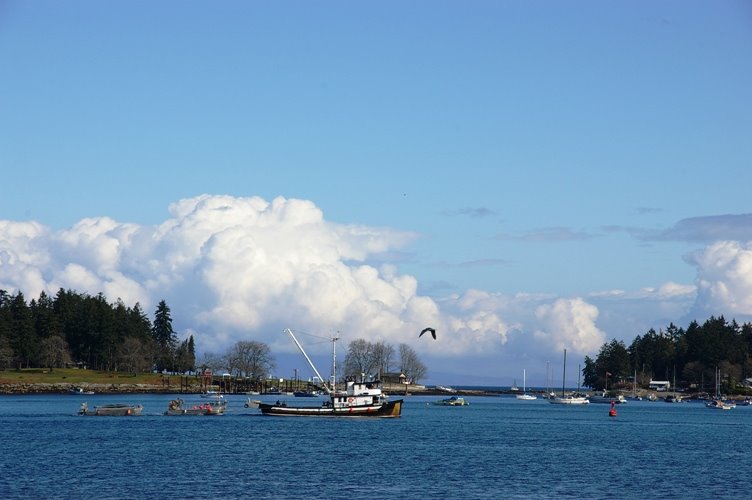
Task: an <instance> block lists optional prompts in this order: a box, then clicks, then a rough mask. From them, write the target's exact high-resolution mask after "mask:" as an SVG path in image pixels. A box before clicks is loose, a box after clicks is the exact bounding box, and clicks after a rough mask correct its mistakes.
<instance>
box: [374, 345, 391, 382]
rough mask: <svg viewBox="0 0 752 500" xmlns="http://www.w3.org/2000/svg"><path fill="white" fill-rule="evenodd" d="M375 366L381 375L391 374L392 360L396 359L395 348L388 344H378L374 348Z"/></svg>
mask: <svg viewBox="0 0 752 500" xmlns="http://www.w3.org/2000/svg"><path fill="white" fill-rule="evenodd" d="M372 353H373V354H372V357H373V366H374V367H375V369H376V370H377V371H378V373H379V374H384V373H389V372H390V371H391V365H392V358H393V357H394V347H392V345H391V344H387V343H386V342H383V341H381V342H376V343H375V344H373V346H372Z"/></svg>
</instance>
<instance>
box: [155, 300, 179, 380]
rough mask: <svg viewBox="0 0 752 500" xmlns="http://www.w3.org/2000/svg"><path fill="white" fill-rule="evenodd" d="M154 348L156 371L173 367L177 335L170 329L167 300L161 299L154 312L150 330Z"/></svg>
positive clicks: (170, 319)
mask: <svg viewBox="0 0 752 500" xmlns="http://www.w3.org/2000/svg"><path fill="white" fill-rule="evenodd" d="M151 334H152V338H153V339H154V343H155V348H156V368H157V370H158V371H162V370H170V371H174V369H175V354H176V353H175V351H176V349H177V344H178V337H177V335H176V334H175V331H174V330H173V329H172V317H171V316H170V308H169V306H168V305H167V302H165V301H164V300H161V301H160V302H159V305H157V310H156V311H155V313H154V322H153V323H152V330H151Z"/></svg>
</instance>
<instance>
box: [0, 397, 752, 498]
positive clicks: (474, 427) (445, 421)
mask: <svg viewBox="0 0 752 500" xmlns="http://www.w3.org/2000/svg"><path fill="white" fill-rule="evenodd" d="M254 397H255V398H258V396H254ZM276 398H278V396H275V397H274V398H271V397H269V398H268V399H271V400H275V399H276ZM169 399H170V397H169V396H165V395H133V396H105V395H95V396H68V395H49V396H47V395H41V396H0V437H2V444H3V446H2V450H3V453H2V457H1V458H0V471H2V474H0V498H4V499H13V498H82V497H91V498H126V497H144V498H167V497H171V498H196V497H215V498H366V497H377V498H387V497H393V498H430V497H435V498H560V497H571V498H647V497H652V498H708V497H711V496H712V497H715V498H748V497H749V489H748V474H749V472H750V470H752V458H751V456H750V453H749V452H748V449H747V448H748V446H749V443H750V442H751V438H752V407H738V408H736V409H734V410H731V411H718V410H709V409H706V408H705V407H704V406H703V405H701V404H699V403H686V404H666V403H663V402H655V403H651V402H647V401H645V402H634V401H630V402H629V403H628V404H626V405H619V406H618V407H617V409H618V413H619V414H618V417H616V418H609V417H608V416H607V414H608V409H609V407H608V405H594V404H591V405H589V406H585V407H565V406H557V405H551V404H549V403H548V402H546V401H544V400H537V401H518V400H516V399H514V398H512V397H468V398H466V399H468V400H469V401H470V406H468V407H443V406H432V405H428V404H427V403H430V402H433V401H435V400H437V399H439V398H437V397H428V396H409V397H407V398H406V402H405V405H404V407H403V414H402V418H399V419H374V420H369V419H362V420H356V419H326V418H280V417H264V416H260V415H258V414H257V411H258V410H250V409H246V408H243V402H244V401H245V398H244V397H241V396H230V397H229V398H228V399H229V407H228V411H227V414H226V415H224V416H220V417H165V416H162V412H163V411H164V410H165V409H166V407H167V403H168V401H169ZM186 399H188V398H186ZM261 399H264V397H263V396H262V397H261ZM290 399H293V398H290ZM82 401H88V403H89V406H90V407H92V406H95V405H99V404H106V403H113V402H132V403H140V404H143V405H144V414H143V415H142V416H140V417H82V416H78V415H76V412H77V410H78V407H79V404H80V403H81V402H82ZM196 401H198V399H196ZM296 402H300V400H296ZM306 403H312V402H311V401H310V400H306Z"/></svg>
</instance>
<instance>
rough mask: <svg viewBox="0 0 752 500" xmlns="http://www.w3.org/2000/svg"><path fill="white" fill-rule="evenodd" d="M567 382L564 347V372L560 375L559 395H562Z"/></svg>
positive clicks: (565, 351)
mask: <svg viewBox="0 0 752 500" xmlns="http://www.w3.org/2000/svg"><path fill="white" fill-rule="evenodd" d="M566 383H567V350H566V349H564V373H563V374H562V376H561V397H564V386H565V385H566Z"/></svg>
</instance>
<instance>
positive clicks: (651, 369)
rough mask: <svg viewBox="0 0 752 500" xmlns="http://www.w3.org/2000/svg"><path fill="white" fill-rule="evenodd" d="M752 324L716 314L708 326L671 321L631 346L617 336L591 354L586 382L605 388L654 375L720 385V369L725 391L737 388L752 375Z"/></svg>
mask: <svg viewBox="0 0 752 500" xmlns="http://www.w3.org/2000/svg"><path fill="white" fill-rule="evenodd" d="M751 355H752V324H750V323H745V324H743V325H739V324H738V323H737V322H736V320H732V321H731V322H728V321H726V320H725V319H724V317H723V316H720V317H714V316H711V317H710V318H709V319H708V320H706V321H705V322H704V323H703V324H702V325H700V324H699V323H698V322H697V321H692V322H691V323H690V324H689V326H688V327H687V328H686V329H684V328H680V327H678V326H676V325H674V324H673V323H670V324H669V326H668V327H666V329H665V330H664V329H660V330H659V331H658V332H656V331H655V330H654V329H652V328H651V329H650V330H648V331H647V332H646V333H645V334H644V335H638V336H637V337H635V339H634V340H633V341H632V343H631V344H630V345H629V346H627V345H626V344H625V343H624V342H623V341H620V340H612V341H611V342H607V343H605V344H603V346H601V349H600V351H599V352H598V355H597V356H596V358H595V359H592V358H590V357H589V356H585V366H584V368H583V369H582V376H583V380H584V385H585V386H587V387H592V388H597V389H604V388H606V387H607V386H608V388H614V387H616V386H617V385H621V386H623V387H631V384H632V380H633V378H634V377H635V375H636V377H637V380H636V383H637V384H638V386H641V387H646V386H647V385H648V384H649V382H650V380H651V379H652V380H667V381H670V382H671V384H672V386H673V381H674V377H675V378H676V385H677V386H680V387H686V388H696V389H697V390H699V391H706V390H707V389H709V388H710V389H712V390H715V373H716V370H720V372H721V375H722V383H723V390H725V391H732V390H734V389H735V388H736V387H737V386H738V384H739V383H740V382H741V381H742V380H744V379H745V378H747V377H749V376H750V374H752V356H751Z"/></svg>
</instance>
